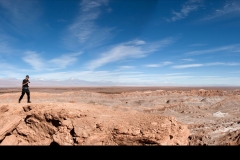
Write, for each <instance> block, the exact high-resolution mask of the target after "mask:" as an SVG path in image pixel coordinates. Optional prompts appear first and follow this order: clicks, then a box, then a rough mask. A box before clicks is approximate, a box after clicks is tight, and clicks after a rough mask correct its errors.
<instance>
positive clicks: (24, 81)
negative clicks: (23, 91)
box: [22, 79, 29, 87]
mask: <svg viewBox="0 0 240 160" xmlns="http://www.w3.org/2000/svg"><path fill="white" fill-rule="evenodd" d="M26 82H29V80H26V79H24V80H23V83H22V84H24V83H26ZM22 87H28V83H27V84H25V85H23V86H22Z"/></svg>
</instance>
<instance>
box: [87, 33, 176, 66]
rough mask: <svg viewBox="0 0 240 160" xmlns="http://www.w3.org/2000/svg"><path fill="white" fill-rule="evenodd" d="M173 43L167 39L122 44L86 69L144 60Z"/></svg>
mask: <svg viewBox="0 0 240 160" xmlns="http://www.w3.org/2000/svg"><path fill="white" fill-rule="evenodd" d="M172 42H173V39H172V38H167V39H164V40H162V41H157V42H153V43H145V42H144V41H141V40H138V41H136V40H134V41H130V42H126V43H121V44H118V45H116V46H114V47H112V48H111V49H110V50H109V51H106V52H104V53H102V54H101V57H100V58H98V59H95V60H92V61H90V62H89V63H88V64H87V65H86V67H87V68H88V69H95V68H98V67H100V66H103V65H105V64H108V63H112V62H116V61H120V60H124V59H129V58H143V57H145V56H147V55H148V54H149V53H151V52H154V51H156V50H159V49H161V48H163V47H165V46H167V45H169V44H171V43H172Z"/></svg>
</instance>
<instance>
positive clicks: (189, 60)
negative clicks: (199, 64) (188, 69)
mask: <svg viewBox="0 0 240 160" xmlns="http://www.w3.org/2000/svg"><path fill="white" fill-rule="evenodd" d="M182 60H183V61H188V62H191V61H195V60H194V59H192V58H185V59H182Z"/></svg>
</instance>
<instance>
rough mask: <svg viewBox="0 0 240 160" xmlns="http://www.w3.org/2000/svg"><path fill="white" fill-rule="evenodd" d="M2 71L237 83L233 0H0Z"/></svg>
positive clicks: (237, 7) (237, 11)
mask: <svg viewBox="0 0 240 160" xmlns="http://www.w3.org/2000/svg"><path fill="white" fill-rule="evenodd" d="M0 70H1V72H0V78H2V79H6V78H16V79H23V78H25V75H27V74H28V75H30V78H31V79H35V80H39V81H41V80H45V81H47V80H51V81H56V83H57V82H58V81H65V80H71V79H75V80H77V79H79V80H84V81H91V82H105V81H111V82H113V83H115V84H123V85H124V84H126V85H127V84H129V85H131V84H133V85H240V76H239V75H240V1H238V0H168V1H167V0H151V1H149V0H126V1H125V0H80V1H78V0H69V1H68V0H52V1H49V0H34V1H30V0H0Z"/></svg>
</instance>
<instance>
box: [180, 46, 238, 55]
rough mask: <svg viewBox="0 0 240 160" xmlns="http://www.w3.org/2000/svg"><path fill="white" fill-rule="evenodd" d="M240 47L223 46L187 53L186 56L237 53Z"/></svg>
mask: <svg viewBox="0 0 240 160" xmlns="http://www.w3.org/2000/svg"><path fill="white" fill-rule="evenodd" d="M239 48H240V45H239V44H237V45H228V46H222V47H217V48H212V49H207V50H195V51H191V52H187V53H185V54H187V55H200V54H206V53H215V52H220V51H229V52H236V51H237V50H239Z"/></svg>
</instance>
